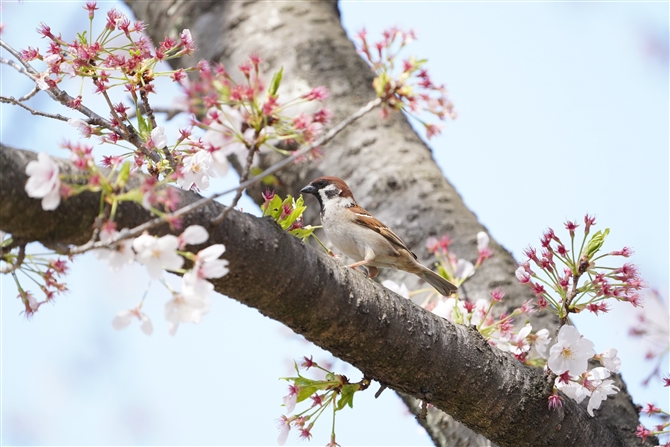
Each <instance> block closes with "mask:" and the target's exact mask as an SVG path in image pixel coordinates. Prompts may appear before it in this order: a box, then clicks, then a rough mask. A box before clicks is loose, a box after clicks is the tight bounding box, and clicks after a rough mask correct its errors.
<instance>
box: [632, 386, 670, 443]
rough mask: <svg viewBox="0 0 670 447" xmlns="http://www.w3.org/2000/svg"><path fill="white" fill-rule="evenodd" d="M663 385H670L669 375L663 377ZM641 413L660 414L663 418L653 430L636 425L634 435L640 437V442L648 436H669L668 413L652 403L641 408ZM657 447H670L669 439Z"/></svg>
mask: <svg viewBox="0 0 670 447" xmlns="http://www.w3.org/2000/svg"><path fill="white" fill-rule="evenodd" d="M663 386H664V387H666V388H667V387H670V375H666V376H665V377H664V378H663ZM642 413H644V414H646V415H647V416H649V417H651V416H661V418H662V419H663V420H664V421H663V423H661V424H657V425H656V426H655V427H654V429H653V430H649V429H647V428H645V426H644V425H642V424H640V425H638V427H637V430H636V431H635V436H637V437H638V438H640V439H642V442H645V441H646V440H647V438H648V437H649V436H666V437H667V436H670V420H669V419H670V413H668V412H667V411H665V410H663V409H661V408H659V407H657V406H656V405H654V404H647V405H645V407H644V409H642ZM666 439H667V438H666ZM659 447H670V441H668V442H666V443H665V444H663V445H662V446H659Z"/></svg>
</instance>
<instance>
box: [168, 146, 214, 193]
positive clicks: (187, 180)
mask: <svg viewBox="0 0 670 447" xmlns="http://www.w3.org/2000/svg"><path fill="white" fill-rule="evenodd" d="M182 163H183V164H182V168H181V174H182V176H181V177H179V179H177V184H178V185H179V186H180V187H181V188H183V189H191V187H192V186H193V185H194V184H195V186H197V187H198V189H199V190H201V191H204V190H206V189H207V188H209V178H210V177H216V174H215V173H214V167H213V166H212V155H211V154H210V153H209V152H207V151H198V152H196V153H195V154H193V155H189V156H187V157H184V159H183V161H182Z"/></svg>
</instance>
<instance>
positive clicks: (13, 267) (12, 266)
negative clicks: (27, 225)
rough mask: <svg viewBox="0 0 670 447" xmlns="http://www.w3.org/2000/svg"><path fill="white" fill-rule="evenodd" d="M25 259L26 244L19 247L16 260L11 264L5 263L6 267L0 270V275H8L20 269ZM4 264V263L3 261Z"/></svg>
mask: <svg viewBox="0 0 670 447" xmlns="http://www.w3.org/2000/svg"><path fill="white" fill-rule="evenodd" d="M25 258H26V244H21V245H19V254H18V255H17V256H16V260H15V261H14V263H13V264H9V263H7V264H8V265H7V267H5V268H0V273H10V272H13V271H14V270H16V269H17V268H19V267H21V264H23V260H24V259H25ZM5 262H6V261H5Z"/></svg>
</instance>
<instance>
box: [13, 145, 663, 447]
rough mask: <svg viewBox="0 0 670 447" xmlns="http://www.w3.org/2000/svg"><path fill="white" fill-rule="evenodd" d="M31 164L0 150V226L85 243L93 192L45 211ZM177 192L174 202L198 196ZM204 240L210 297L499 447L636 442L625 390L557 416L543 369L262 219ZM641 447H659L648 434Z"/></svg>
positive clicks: (233, 223) (27, 238) (123, 212)
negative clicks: (211, 267)
mask: <svg viewBox="0 0 670 447" xmlns="http://www.w3.org/2000/svg"><path fill="white" fill-rule="evenodd" d="M34 159H36V154H35V153H33V152H28V151H21V150H17V149H12V148H9V147H6V146H3V145H0V166H1V167H2V169H0V197H1V198H2V201H1V202H0V230H2V231H6V232H9V233H11V234H12V236H13V237H14V238H15V240H19V241H21V242H24V243H26V242H31V241H39V242H41V243H42V244H43V245H45V246H47V247H52V248H58V247H62V246H64V245H67V244H81V243H83V242H85V241H87V240H88V239H89V238H90V235H91V233H92V227H93V223H94V219H95V216H96V214H97V205H98V203H99V202H98V200H99V196H98V195H97V194H93V193H85V194H81V195H79V196H75V197H72V198H70V199H68V200H67V201H65V202H64V203H62V204H61V205H60V206H59V207H58V209H57V210H55V211H43V210H42V208H41V204H40V200H35V199H30V198H28V196H27V195H26V192H25V190H24V185H25V183H26V181H27V176H26V174H25V168H26V165H27V164H28V162H29V161H31V160H34ZM59 164H60V165H61V171H62V172H63V173H68V172H73V171H74V168H73V167H72V165H71V164H70V163H69V162H68V161H65V160H59ZM179 194H180V206H181V207H183V206H186V205H188V204H190V203H192V202H194V201H195V200H197V199H198V198H199V196H198V195H197V194H195V193H192V192H185V191H181V190H179ZM221 211H222V206H221V205H219V204H218V203H216V202H213V203H210V204H209V205H207V206H205V207H202V208H199V209H198V210H196V211H195V212H193V213H191V214H189V215H187V217H186V218H185V219H184V224H185V225H192V224H200V225H205V226H206V225H207V224H208V223H209V222H210V221H211V219H213V218H214V217H215V216H218V215H219V214H220V212H221ZM117 216H118V219H117V222H118V224H119V227H120V228H124V227H128V228H130V227H133V226H135V225H138V224H140V223H142V222H145V221H147V220H149V219H150V218H151V216H150V215H149V213H148V212H147V211H146V210H145V209H144V208H142V207H141V206H139V205H136V204H134V203H124V204H122V205H121V206H120V207H119V209H118V210H117ZM168 231H169V228H168V227H167V225H164V226H162V227H158V228H156V229H155V233H156V234H165V233H167V232H168ZM208 243H223V244H225V245H226V259H228V261H229V262H230V264H229V267H230V273H228V274H227V275H226V276H224V277H223V278H220V279H218V280H215V281H213V283H214V285H215V288H216V291H217V292H219V293H222V294H225V295H228V296H230V297H232V298H235V299H237V300H239V301H240V302H242V303H244V304H246V305H248V306H251V307H254V308H256V309H258V310H259V311H260V312H261V313H262V314H264V315H266V316H268V317H270V318H273V319H275V320H277V321H281V322H282V323H284V324H285V325H287V326H288V327H290V328H291V329H292V330H293V331H295V332H296V333H299V334H302V335H303V336H305V338H307V339H308V340H310V341H312V342H313V343H315V344H317V345H318V346H321V347H322V348H324V349H327V350H329V351H330V352H331V353H333V355H335V356H337V357H339V358H341V359H342V360H344V361H347V362H349V363H351V364H352V365H354V366H355V367H357V368H359V369H360V370H361V371H362V372H363V373H364V374H365V376H366V377H368V378H370V379H373V380H376V381H378V382H380V383H383V384H385V385H387V386H388V387H389V388H391V389H393V390H396V391H398V392H401V393H404V394H406V395H408V396H412V397H413V398H418V399H423V400H426V401H429V402H430V403H432V404H433V405H434V406H435V407H437V408H438V409H440V410H442V411H444V412H446V413H448V414H450V415H452V416H453V417H454V418H455V419H456V420H458V421H460V422H462V423H463V424H465V425H466V426H468V427H470V428H471V429H472V430H474V432H476V433H479V434H481V435H483V436H485V437H486V438H488V439H490V440H491V441H492V442H494V443H496V444H498V445H500V446H510V447H512V446H514V447H518V446H566V447H567V446H576V445H577V446H607V447H616V446H624V445H631V446H632V445H640V443H639V440H637V438H635V436H634V434H633V432H634V430H635V427H636V426H637V424H638V409H637V408H636V407H635V405H634V404H633V403H632V401H631V400H630V396H629V395H628V394H627V393H626V390H625V385H624V384H623V383H619V385H620V386H621V387H622V392H621V393H619V394H617V397H616V399H612V398H610V399H608V400H606V401H605V402H604V404H603V407H602V409H601V410H600V411H599V412H598V414H599V417H597V418H592V417H589V416H588V415H587V413H586V410H585V409H584V407H583V406H579V405H577V404H576V403H575V402H574V401H572V400H571V399H569V398H565V399H564V406H563V408H562V409H560V410H557V411H550V410H549V409H548V408H547V389H548V387H547V383H546V378H545V376H544V374H543V373H542V371H539V370H537V369H534V368H531V367H529V366H527V365H525V364H523V363H522V362H519V361H518V360H516V359H515V358H514V357H512V356H511V355H509V354H508V353H504V352H502V351H500V350H498V349H496V348H494V347H491V346H490V345H489V344H488V343H487V342H486V340H485V339H484V338H483V337H482V336H481V334H479V332H477V330H476V328H474V327H473V326H469V327H468V326H462V325H454V324H452V323H450V322H449V321H447V320H445V319H443V318H441V317H438V316H436V315H435V314H432V313H431V312H427V311H426V310H424V309H423V308H421V307H419V306H417V305H416V304H414V303H412V302H411V301H410V300H407V299H405V298H402V297H400V296H398V295H396V294H394V293H393V292H391V291H389V290H388V289H386V288H384V287H382V286H380V285H379V284H377V283H375V282H374V281H370V280H368V279H367V278H365V277H364V275H361V274H360V273H358V272H356V271H353V270H351V269H349V268H347V267H345V266H344V265H342V264H341V263H340V262H339V261H337V260H335V259H333V258H332V257H330V256H327V255H326V254H325V253H323V252H322V251H318V250H315V249H313V248H312V247H310V246H308V245H306V244H303V243H301V242H300V241H299V240H298V239H296V238H294V237H293V236H291V235H289V234H288V233H286V232H284V231H282V230H281V228H280V227H279V226H278V225H276V224H275V223H274V222H273V221H271V220H269V218H265V219H259V218H256V217H254V216H251V215H249V214H243V213H240V212H235V211H233V212H231V213H230V215H229V216H228V217H227V218H226V220H225V221H224V222H223V223H222V224H221V225H218V226H216V227H215V228H212V229H211V231H210V239H209V241H208ZM201 248H202V247H193V251H194V252H195V251H197V250H199V249H201ZM410 404H411V403H410ZM428 420H429V421H431V423H432V424H433V425H432V426H431V427H432V428H435V429H437V428H439V427H442V428H448V427H449V426H450V425H452V424H453V423H454V422H453V420H452V419H444V418H443V416H442V415H441V414H431V415H430V416H429V417H428ZM448 435H449V430H438V431H437V432H436V433H435V436H436V437H437V438H438V440H440V439H441V440H442V441H441V442H451V443H448V444H445V445H464V442H465V441H466V440H467V438H464V437H462V438H460V440H458V441H457V442H452V441H453V439H452V440H447V436H448ZM470 440H471V441H473V442H476V441H474V440H473V439H472V437H471V438H470ZM480 445H481V444H480ZM645 445H654V444H652V440H651V439H648V440H647V444H645Z"/></svg>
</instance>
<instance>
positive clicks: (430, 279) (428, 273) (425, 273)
mask: <svg viewBox="0 0 670 447" xmlns="http://www.w3.org/2000/svg"><path fill="white" fill-rule="evenodd" d="M422 267H423V269H421V271H420V272H418V273H417V275H418V276H419V277H420V278H421V279H423V280H424V281H426V282H427V283H428V284H430V285H431V286H433V287H435V289H437V291H438V292H440V293H441V294H442V295H444V296H449V295H451V294H452V293H453V292H455V291H456V290H458V287H456V286H455V285H453V284H452V283H451V282H449V281H447V280H446V279H444V278H443V277H441V276H440V275H438V274H437V273H435V272H434V271H432V270H431V269H429V268H428V267H425V266H422Z"/></svg>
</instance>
